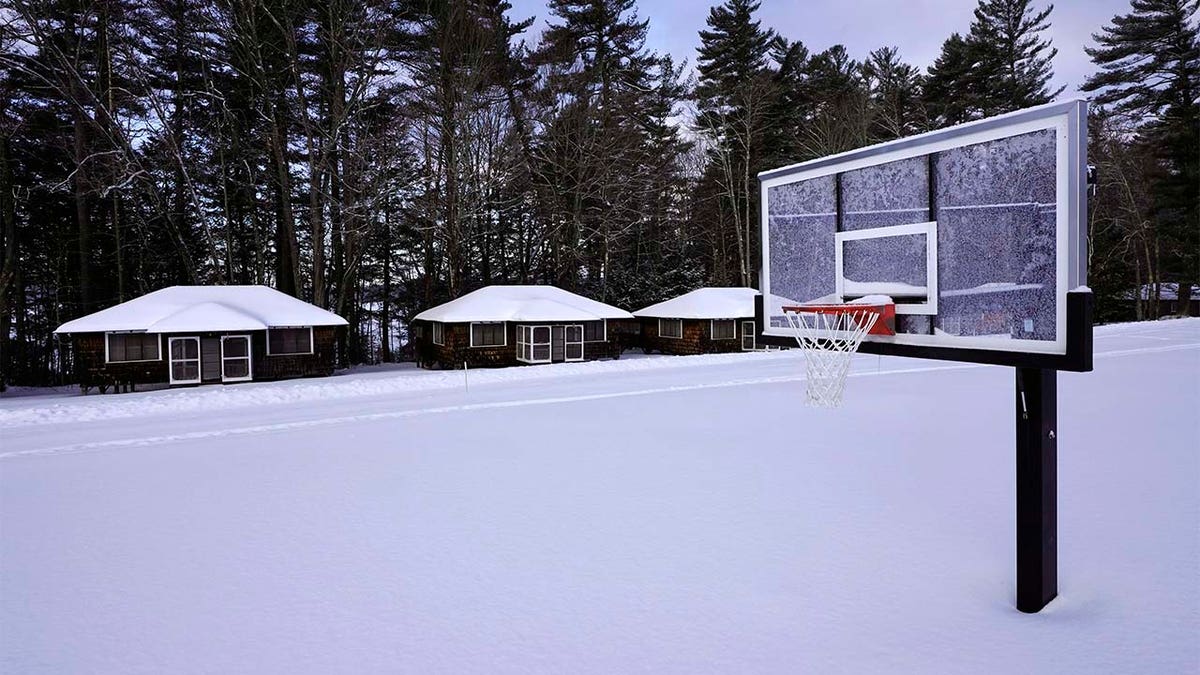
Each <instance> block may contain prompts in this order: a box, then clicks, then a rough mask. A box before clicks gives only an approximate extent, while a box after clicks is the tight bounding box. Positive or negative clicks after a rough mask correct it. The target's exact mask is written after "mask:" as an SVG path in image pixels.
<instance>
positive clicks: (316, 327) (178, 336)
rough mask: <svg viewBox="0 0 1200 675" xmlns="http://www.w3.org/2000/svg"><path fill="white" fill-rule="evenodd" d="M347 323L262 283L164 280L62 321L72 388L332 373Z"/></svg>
mask: <svg viewBox="0 0 1200 675" xmlns="http://www.w3.org/2000/svg"><path fill="white" fill-rule="evenodd" d="M344 326H346V320H345V319H343V318H342V317H340V316H338V315H336V314H334V313H332V312H327V311H325V310H323V309H321V308H319V307H316V306H314V305H311V304H309V303H307V302H304V301H303V300H298V299H296V298H293V297H292V296H290V295H286V294H284V293H280V292H279V291H276V290H274V289H271V288H267V287H266V286H172V287H171V288H164V289H162V290H158V291H154V292H153V293H148V294H146V295H143V296H141V297H140V298H135V299H133V300H130V301H128V302H123V303H121V304H119V305H115V306H113V307H109V308H108V309H104V310H101V311H99V312H96V313H94V314H89V315H87V316H84V317H81V318H78V319H75V320H74V321H68V322H67V323H64V324H63V325H61V326H59V327H58V330H56V331H55V333H58V334H61V335H69V336H70V340H71V346H72V349H73V353H74V371H75V377H76V379H78V381H79V384H80V387H81V388H82V389H83V390H84V391H85V392H86V391H88V390H89V389H91V388H92V387H97V388H99V389H100V391H102V392H103V391H106V390H107V389H108V388H109V387H113V388H114V389H119V388H125V389H133V388H134V387H135V386H136V385H139V384H140V385H152V384H167V385H171V386H180V385H197V384H208V383H232V382H247V381H251V380H277V379H282V378H290V377H308V376H315V375H330V374H332V373H333V367H334V353H335V341H336V337H337V331H338V330H343V329H344Z"/></svg>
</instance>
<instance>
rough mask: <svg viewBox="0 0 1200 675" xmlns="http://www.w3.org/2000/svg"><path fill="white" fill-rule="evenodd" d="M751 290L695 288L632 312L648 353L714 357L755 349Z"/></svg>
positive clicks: (752, 295)
mask: <svg viewBox="0 0 1200 675" xmlns="http://www.w3.org/2000/svg"><path fill="white" fill-rule="evenodd" d="M756 297H758V291H756V290H754V289H753V288H698V289H696V290H694V291H691V292H690V293H684V294H683V295H680V296H677V297H674V298H671V299H670V300H664V301H663V302H660V303H658V304H656V305H650V306H649V307H646V308H644V309H641V310H638V311H636V312H634V313H633V315H634V316H636V317H637V318H638V322H639V323H640V324H641V345H642V350H643V351H645V352H646V353H647V354H649V353H651V352H662V353H663V354H717V353H722V352H739V351H742V352H749V351H754V350H755V349H757V347H758V345H757V344H756V336H757V335H758V331H757V329H756V328H755V324H754V299H755V298H756Z"/></svg>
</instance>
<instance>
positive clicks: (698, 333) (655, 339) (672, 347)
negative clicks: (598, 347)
mask: <svg viewBox="0 0 1200 675" xmlns="http://www.w3.org/2000/svg"><path fill="white" fill-rule="evenodd" d="M753 320H754V317H740V318H736V319H658V318H650V317H646V318H642V319H639V321H640V322H641V327H642V335H641V345H642V349H643V350H644V351H645V352H646V353H647V354H649V353H652V352H660V353H663V354H720V353H725V352H740V351H743V349H742V331H743V325H744V324H743V322H744V321H753ZM660 321H663V322H666V321H680V322H681V323H682V324H683V335H682V337H677V338H675V337H666V336H663V335H660V334H659V325H660V323H659V322H660ZM713 321H718V322H719V321H733V322H734V334H733V338H732V339H713V336H712V326H713Z"/></svg>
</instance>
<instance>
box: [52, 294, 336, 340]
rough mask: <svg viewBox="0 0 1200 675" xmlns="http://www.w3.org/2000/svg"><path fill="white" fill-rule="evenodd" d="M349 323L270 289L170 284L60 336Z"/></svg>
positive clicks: (69, 326) (78, 322) (71, 325)
mask: <svg viewBox="0 0 1200 675" xmlns="http://www.w3.org/2000/svg"><path fill="white" fill-rule="evenodd" d="M344 325H346V320H345V319H343V318H342V317H340V316H338V315H337V314H334V313H333V312H327V311H325V310H323V309H321V308H320V307H317V306H315V305H312V304H309V303H307V302H304V301H303V300H299V299H297V298H293V297H292V296H290V295H287V294H284V293H280V292H279V291H277V290H275V289H273V288H267V287H266V286H172V287H170V288H164V289H161V290H157V291H154V292H153V293H147V294H146V295H143V296H142V297H140V298H134V299H133V300H130V301H128V302H122V303H121V304H119V305H115V306H113V307H109V308H108V309H102V310H100V311H99V312H96V313H94V314H88V315H87V316H84V317H80V318H78V319H75V320H74V321H68V322H66V323H64V324H63V325H61V326H59V327H58V330H56V331H54V332H56V333H99V332H105V331H145V332H147V333H185V332H192V331H233V330H265V329H267V328H271V327H279V326H344Z"/></svg>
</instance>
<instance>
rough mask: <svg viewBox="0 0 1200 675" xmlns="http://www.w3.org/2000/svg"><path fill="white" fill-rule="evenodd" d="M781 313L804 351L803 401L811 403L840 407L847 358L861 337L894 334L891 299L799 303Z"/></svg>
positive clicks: (848, 370) (894, 314)
mask: <svg viewBox="0 0 1200 675" xmlns="http://www.w3.org/2000/svg"><path fill="white" fill-rule="evenodd" d="M783 315H784V316H786V317H787V320H788V323H789V324H791V326H792V332H793V333H795V335H796V343H797V344H798V345H799V346H800V349H801V350H803V351H804V370H805V375H806V378H805V379H806V380H807V386H808V395H807V397H806V399H805V402H806V403H808V405H811V406H818V407H823V408H836V407H838V406H840V405H841V404H842V391H843V390H845V388H846V374H847V373H849V372H850V361H851V359H852V357H853V356H854V353H855V352H857V351H858V347H859V345H861V344H862V341H863V338H865V337H866V336H867V335H868V334H874V335H894V334H895V320H896V306H895V305H894V304H892V303H891V302H879V303H872V304H867V303H847V304H831V305H798V306H792V307H784V308H783Z"/></svg>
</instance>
